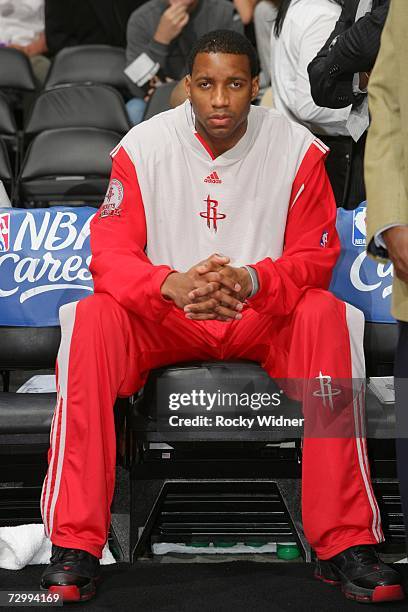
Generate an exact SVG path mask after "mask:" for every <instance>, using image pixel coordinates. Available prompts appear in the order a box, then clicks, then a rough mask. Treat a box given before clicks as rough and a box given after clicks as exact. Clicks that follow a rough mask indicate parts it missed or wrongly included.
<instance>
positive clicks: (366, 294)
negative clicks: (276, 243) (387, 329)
mask: <svg viewBox="0 0 408 612" xmlns="http://www.w3.org/2000/svg"><path fill="white" fill-rule="evenodd" d="M365 218H366V206H365V202H364V203H363V204H362V205H361V206H359V207H358V208H356V210H344V209H343V208H339V209H338V211H337V231H338V232H339V236H340V240H341V255H340V258H339V261H338V262H337V265H336V267H335V269H334V273H333V278H332V282H331V285H330V291H332V292H333V293H334V294H335V295H336V296H337V297H339V298H340V299H342V300H344V301H345V302H349V304H353V306H356V307H357V308H359V309H360V310H362V311H363V312H364V315H365V318H366V321H373V322H376V323H394V322H395V320H394V319H393V317H392V316H391V314H390V308H391V293H392V280H393V266H392V264H391V263H386V264H382V263H377V262H375V261H374V260H372V259H370V258H369V257H368V256H367V254H366V221H365Z"/></svg>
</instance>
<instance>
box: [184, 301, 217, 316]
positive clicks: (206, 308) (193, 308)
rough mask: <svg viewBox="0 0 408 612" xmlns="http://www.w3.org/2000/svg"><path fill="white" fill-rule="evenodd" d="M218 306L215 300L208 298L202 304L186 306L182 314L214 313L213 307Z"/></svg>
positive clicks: (195, 303)
mask: <svg viewBox="0 0 408 612" xmlns="http://www.w3.org/2000/svg"><path fill="white" fill-rule="evenodd" d="M216 306H218V302H217V300H215V299H214V298H210V299H208V300H205V301H204V302H194V303H192V304H187V305H186V306H184V312H190V313H193V314H197V313H202V312H213V311H215V307H216Z"/></svg>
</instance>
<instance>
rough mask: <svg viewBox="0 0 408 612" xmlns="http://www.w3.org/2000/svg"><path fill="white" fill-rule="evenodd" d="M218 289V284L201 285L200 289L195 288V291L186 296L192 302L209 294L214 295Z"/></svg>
mask: <svg viewBox="0 0 408 612" xmlns="http://www.w3.org/2000/svg"><path fill="white" fill-rule="evenodd" d="M219 288H220V284H219V283H216V282H212V283H208V284H207V285H203V286H202V287H197V289H193V290H192V291H190V293H189V294H188V296H187V297H188V298H189V299H190V300H191V301H192V302H194V301H195V300H197V299H198V298H202V297H204V296H206V295H209V294H210V293H215V292H216V291H218V290H219Z"/></svg>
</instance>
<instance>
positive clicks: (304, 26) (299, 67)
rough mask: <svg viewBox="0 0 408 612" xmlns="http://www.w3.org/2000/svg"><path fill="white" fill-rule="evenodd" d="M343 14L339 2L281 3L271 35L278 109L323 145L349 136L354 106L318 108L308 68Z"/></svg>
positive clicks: (296, 0)
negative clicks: (350, 118) (351, 110)
mask: <svg viewBox="0 0 408 612" xmlns="http://www.w3.org/2000/svg"><path fill="white" fill-rule="evenodd" d="M340 13H341V5H340V0H281V2H280V5H279V9H278V14H277V17H276V21H275V25H274V28H273V32H272V36H271V57H272V67H271V68H272V70H271V80H272V91H273V98H274V103H275V107H276V109H277V110H279V111H280V112H281V113H283V114H284V115H285V116H286V117H288V118H289V119H292V120H293V121H296V122H298V123H301V124H302V125H304V126H306V127H307V128H309V129H310V131H311V132H313V133H314V134H316V135H318V136H319V138H320V139H321V140H323V142H325V137H327V136H336V137H337V136H346V135H348V131H347V127H346V123H347V119H348V116H349V114H350V108H351V107H348V108H340V109H331V108H322V107H320V106H317V105H316V104H315V102H314V101H313V98H312V93H311V91H310V82H309V75H308V73H307V67H308V65H309V63H310V62H311V60H312V59H313V58H314V57H315V56H316V53H317V52H318V51H319V49H321V47H322V46H323V44H324V43H325V42H326V40H327V38H328V36H329V34H330V32H332V30H333V28H334V25H335V23H336V22H337V20H338V18H339V17H340ZM329 157H330V156H329ZM329 177H330V173H329Z"/></svg>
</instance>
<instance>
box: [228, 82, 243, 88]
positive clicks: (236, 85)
mask: <svg viewBox="0 0 408 612" xmlns="http://www.w3.org/2000/svg"><path fill="white" fill-rule="evenodd" d="M231 85H232V87H233V89H239V88H240V87H242V83H241V81H234V82H233V83H231Z"/></svg>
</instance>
